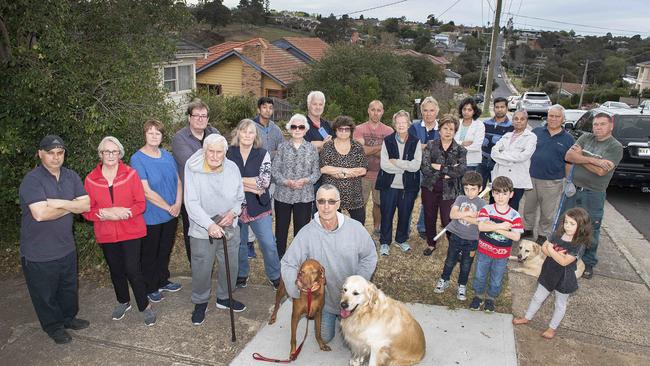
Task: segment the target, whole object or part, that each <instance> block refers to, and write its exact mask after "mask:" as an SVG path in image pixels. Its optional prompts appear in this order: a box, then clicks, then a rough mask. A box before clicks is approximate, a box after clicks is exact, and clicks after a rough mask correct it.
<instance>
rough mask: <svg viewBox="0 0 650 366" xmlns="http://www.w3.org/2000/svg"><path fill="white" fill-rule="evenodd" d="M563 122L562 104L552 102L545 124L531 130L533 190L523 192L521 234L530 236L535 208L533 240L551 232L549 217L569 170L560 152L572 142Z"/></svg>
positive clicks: (551, 214) (555, 205)
mask: <svg viewBox="0 0 650 366" xmlns="http://www.w3.org/2000/svg"><path fill="white" fill-rule="evenodd" d="M563 121H564V107H562V106H561V105H559V104H555V105H553V106H551V108H549V110H548V117H547V121H546V126H540V127H537V128H535V129H533V133H534V134H535V135H536V136H537V147H536V148H535V152H534V153H533V155H532V157H531V158H530V178H531V179H532V184H533V189H530V190H527V191H526V192H525V193H524V197H525V202H524V209H523V214H524V215H523V218H524V222H525V224H524V225H525V230H524V234H523V235H522V237H528V238H533V237H534V234H533V229H534V228H535V224H536V221H537V208H539V211H540V216H539V229H538V230H537V241H538V242H539V241H541V242H542V243H543V242H544V241H545V240H546V237H547V236H548V235H549V234H551V231H552V228H553V218H554V217H555V212H556V210H557V206H558V204H559V203H560V197H561V194H562V181H563V179H564V178H565V176H566V175H567V173H568V171H569V169H568V165H567V163H566V162H565V161H564V155H565V154H566V152H567V151H568V150H569V148H570V147H571V146H572V145H573V137H571V135H570V134H569V133H568V132H566V131H565V130H564V128H562V122H563ZM540 244H541V243H540Z"/></svg>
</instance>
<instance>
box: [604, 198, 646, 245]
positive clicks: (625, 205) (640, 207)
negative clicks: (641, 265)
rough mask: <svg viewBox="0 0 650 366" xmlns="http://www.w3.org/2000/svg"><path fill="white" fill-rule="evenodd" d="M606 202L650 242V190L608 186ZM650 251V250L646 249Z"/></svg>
mask: <svg viewBox="0 0 650 366" xmlns="http://www.w3.org/2000/svg"><path fill="white" fill-rule="evenodd" d="M607 201H609V203H611V204H612V206H614V207H615V208H616V210H617V211H618V212H620V213H621V215H623V216H624V217H625V218H626V219H628V220H629V221H630V223H631V224H632V226H634V227H635V228H636V229H637V230H638V231H639V232H640V233H641V234H643V236H644V237H645V238H646V240H650V215H649V214H648V209H649V208H650V189H647V188H646V189H645V192H644V191H643V190H642V189H641V188H623V187H613V186H610V187H609V188H608V189H607ZM648 250H650V248H648Z"/></svg>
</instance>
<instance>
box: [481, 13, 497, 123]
mask: <svg viewBox="0 0 650 366" xmlns="http://www.w3.org/2000/svg"><path fill="white" fill-rule="evenodd" d="M500 19H501V0H497V6H496V11H495V12H494V24H493V25H492V43H491V44H490V59H489V60H490V62H489V63H488V73H487V78H486V80H485V100H484V102H483V109H484V110H486V111H488V110H489V108H490V104H491V102H492V100H491V98H492V79H493V78H494V66H495V64H496V63H497V62H501V60H497V59H496V58H497V39H498V38H499V30H500V27H499V21H500Z"/></svg>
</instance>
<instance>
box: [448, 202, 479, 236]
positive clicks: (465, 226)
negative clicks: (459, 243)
mask: <svg viewBox="0 0 650 366" xmlns="http://www.w3.org/2000/svg"><path fill="white" fill-rule="evenodd" d="M485 205H486V203H485V201H483V199H482V198H478V197H474V198H473V199H469V198H467V196H465V195H460V196H458V197H456V201H454V204H453V205H452V208H453V207H458V209H459V210H460V211H461V212H466V211H472V212H475V213H478V211H479V210H480V209H481V208H483V206H485ZM447 230H449V232H450V233H454V234H456V235H458V236H459V237H460V238H461V239H465V240H478V226H477V225H473V224H470V223H469V222H467V221H465V220H451V222H450V223H449V225H447Z"/></svg>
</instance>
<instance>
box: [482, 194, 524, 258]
mask: <svg viewBox="0 0 650 366" xmlns="http://www.w3.org/2000/svg"><path fill="white" fill-rule="evenodd" d="M477 221H479V222H486V221H492V222H494V223H495V224H500V223H502V222H509V223H510V224H511V225H512V227H511V228H510V231H514V232H518V233H523V232H524V224H523V221H522V220H521V216H519V213H518V212H517V211H515V210H514V209H513V208H512V207H508V210H506V212H499V211H498V210H497V207H496V204H495V203H493V204H491V205H486V206H483V208H482V209H481V210H480V211H479V213H478V218H477ZM510 249H512V240H511V239H508V238H506V237H505V236H503V235H501V234H499V233H497V232H496V231H481V232H480V233H479V236H478V251H479V253H483V254H485V255H487V256H488V257H492V258H508V257H509V256H510Z"/></svg>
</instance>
